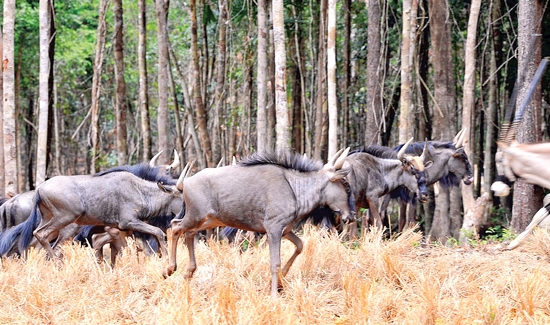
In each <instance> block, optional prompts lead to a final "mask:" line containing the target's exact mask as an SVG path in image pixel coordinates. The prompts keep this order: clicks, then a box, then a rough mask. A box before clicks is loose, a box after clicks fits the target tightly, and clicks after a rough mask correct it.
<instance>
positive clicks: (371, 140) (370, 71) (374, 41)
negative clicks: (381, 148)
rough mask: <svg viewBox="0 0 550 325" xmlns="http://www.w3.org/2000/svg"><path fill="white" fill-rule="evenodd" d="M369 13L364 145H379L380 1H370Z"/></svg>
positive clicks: (380, 117) (380, 104)
mask: <svg viewBox="0 0 550 325" xmlns="http://www.w3.org/2000/svg"><path fill="white" fill-rule="evenodd" d="M367 13H368V20H369V25H368V28H367V32H368V44H367V108H366V109H367V114H366V115H367V121H366V126H365V138H364V143H365V144H366V145H373V144H378V143H379V141H380V140H379V139H380V125H381V121H382V111H383V108H382V99H381V96H380V90H381V85H380V82H381V80H380V56H381V51H380V16H381V13H380V1H379V0H368V1H367Z"/></svg>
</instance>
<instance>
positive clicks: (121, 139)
mask: <svg viewBox="0 0 550 325" xmlns="http://www.w3.org/2000/svg"><path fill="white" fill-rule="evenodd" d="M113 10H114V13H115V37H114V39H113V47H114V56H115V83H116V95H115V103H116V104H115V106H116V108H115V112H116V139H117V141H116V143H117V156H118V164H119V165H126V164H128V144H127V130H126V111H127V110H128V105H127V103H126V81H125V79H124V44H123V39H122V36H123V28H124V20H123V11H122V0H114V1H113ZM167 52H168V51H167ZM166 55H167V56H168V54H166Z"/></svg>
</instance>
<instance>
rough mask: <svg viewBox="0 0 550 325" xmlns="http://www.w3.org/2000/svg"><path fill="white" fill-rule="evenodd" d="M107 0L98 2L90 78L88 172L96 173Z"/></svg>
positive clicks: (99, 146)
mask: <svg viewBox="0 0 550 325" xmlns="http://www.w3.org/2000/svg"><path fill="white" fill-rule="evenodd" d="M107 5H108V1H107V0H100V2H99V17H98V24H97V37H96V49H95V60H94V75H93V77H92V94H91V96H90V97H91V98H92V107H91V108H90V110H91V112H92V113H91V123H90V128H91V130H90V131H91V132H90V133H91V135H90V136H91V145H92V159H91V162H90V172H91V173H96V172H98V171H99V165H98V163H97V159H98V158H99V156H100V154H101V144H100V139H99V132H100V130H99V114H100V110H101V106H100V101H99V98H100V96H101V74H102V73H103V57H104V56H105V33H106V29H107V28H106V26H105V14H106V12H107Z"/></svg>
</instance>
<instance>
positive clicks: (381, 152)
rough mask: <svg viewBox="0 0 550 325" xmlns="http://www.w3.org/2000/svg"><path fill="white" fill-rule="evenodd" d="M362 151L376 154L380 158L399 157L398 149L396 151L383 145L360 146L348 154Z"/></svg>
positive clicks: (372, 154)
mask: <svg viewBox="0 0 550 325" xmlns="http://www.w3.org/2000/svg"><path fill="white" fill-rule="evenodd" d="M358 152H362V153H368V154H369V155H371V156H375V157H378V158H383V159H396V157H397V151H395V152H394V150H392V149H391V148H388V147H383V146H368V147H364V146H363V147H360V148H357V149H354V150H353V151H352V152H350V153H349V155H348V156H350V155H352V154H355V153H358Z"/></svg>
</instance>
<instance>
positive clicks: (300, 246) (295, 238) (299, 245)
mask: <svg viewBox="0 0 550 325" xmlns="http://www.w3.org/2000/svg"><path fill="white" fill-rule="evenodd" d="M283 237H284V238H286V239H288V240H290V241H291V242H292V243H293V244H294V246H296V249H295V250H294V254H292V256H291V257H290V258H289V259H288V261H287V262H286V264H285V266H284V267H283V271H282V272H281V275H282V276H286V274H287V273H288V270H289V269H290V267H291V266H292V263H294V260H295V259H296V257H298V255H300V253H301V252H302V249H303V248H304V244H303V243H302V240H301V239H300V238H299V237H298V236H296V234H295V233H293V232H292V231H291V232H289V233H288V234H286V235H284V236H283ZM279 287H280V283H279Z"/></svg>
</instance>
